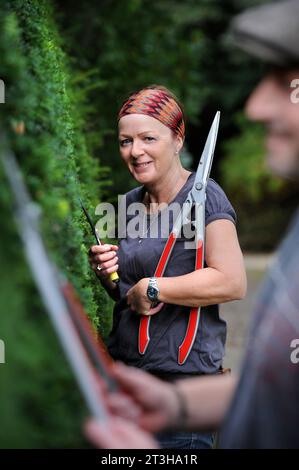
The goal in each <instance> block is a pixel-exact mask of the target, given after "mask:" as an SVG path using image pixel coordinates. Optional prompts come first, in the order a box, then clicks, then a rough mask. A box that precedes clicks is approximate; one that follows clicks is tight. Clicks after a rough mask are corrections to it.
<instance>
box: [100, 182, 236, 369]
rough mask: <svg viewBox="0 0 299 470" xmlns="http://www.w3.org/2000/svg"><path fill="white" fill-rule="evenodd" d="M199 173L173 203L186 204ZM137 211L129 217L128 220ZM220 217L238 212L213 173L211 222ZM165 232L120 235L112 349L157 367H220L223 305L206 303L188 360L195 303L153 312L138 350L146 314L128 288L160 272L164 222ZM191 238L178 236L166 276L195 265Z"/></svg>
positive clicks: (136, 194)
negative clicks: (181, 355) (186, 344)
mask: <svg viewBox="0 0 299 470" xmlns="http://www.w3.org/2000/svg"><path fill="white" fill-rule="evenodd" d="M194 178H195V173H192V174H191V175H190V176H189V178H188V180H187V181H186V183H185V185H184V186H183V187H182V189H181V190H180V191H179V193H178V194H177V196H176V198H175V199H174V200H173V201H172V203H173V202H176V203H179V204H180V206H181V205H182V204H183V202H184V201H185V199H186V197H187V194H188V192H189V190H190V189H191V188H192V185H193V182H194ZM144 192H145V189H144V187H143V186H141V187H138V188H135V189H133V190H132V191H130V192H129V193H127V194H126V204H127V205H129V204H130V203H132V202H141V201H142V200H143V196H144ZM132 217H133V216H132V215H131V216H127V217H126V223H127V224H129V222H130V221H131V220H132ZM217 219H227V220H230V221H232V222H233V223H235V220H236V215H235V212H234V209H233V207H232V206H231V204H230V202H229V200H228V199H227V197H226V195H225V193H224V192H223V190H222V189H221V188H220V186H219V185H218V184H217V183H216V182H215V181H213V180H212V179H210V180H209V182H208V185H207V198H206V208H205V220H206V225H208V224H209V223H211V222H213V221H214V220H217ZM150 223H151V222H150ZM171 228H172V221H171V222H170V225H169V229H170V230H171ZM159 234H160V235H161V236H160V237H159V238H152V237H146V238H143V239H142V242H141V243H140V239H139V238H132V237H131V236H130V235H127V236H126V237H125V238H123V239H122V240H121V241H120V247H119V251H118V258H119V276H120V282H119V291H120V300H119V301H118V302H117V303H116V304H115V308H114V313H113V327H112V331H111V334H110V338H109V342H108V349H109V351H110V354H111V355H112V357H114V358H115V359H119V360H122V361H124V362H125V363H127V364H129V365H132V366H135V367H140V368H142V369H145V370H150V371H152V372H156V373H183V374H202V373H206V374H209V373H215V372H216V371H217V370H218V369H219V367H220V366H221V364H222V358H223V354H224V344H225V340H226V323H225V322H224V320H222V319H220V317H219V309H218V305H210V306H208V307H204V308H202V309H201V316H200V323H199V327H198V331H197V335H196V339H195V341H194V344H193V347H192V350H191V352H190V354H189V357H188V359H187V360H186V362H185V363H184V364H183V365H179V363H178V351H179V346H180V344H181V343H182V341H183V339H184V337H185V333H186V329H187V325H188V319H189V312H190V307H184V306H178V305H171V304H165V306H164V307H163V309H162V310H161V311H160V312H159V313H157V314H156V315H153V316H152V317H151V322H150V338H151V339H150V343H149V346H148V348H147V350H146V353H145V354H144V355H141V354H140V353H139V352H138V330H139V323H140V315H138V314H137V313H134V312H133V311H131V310H130V308H128V306H127V304H126V293H127V291H128V290H129V289H130V288H131V287H132V286H133V285H135V284H136V283H137V282H138V281H139V280H140V279H142V278H144V277H152V276H153V275H154V272H155V269H156V266H157V264H158V261H159V258H160V256H161V253H162V251H163V248H164V245H165V243H166V240H167V237H168V235H169V231H167V233H164V234H163V228H162V229H161V231H159ZM185 241H186V239H185V237H184V234H182V236H181V237H180V238H179V239H178V240H177V241H176V243H175V245H174V248H173V251H172V253H171V257H170V259H169V261H168V265H167V268H166V270H165V272H164V276H165V277H173V276H181V275H184V274H187V273H190V272H192V271H194V269H195V250H194V249H186V245H185Z"/></svg>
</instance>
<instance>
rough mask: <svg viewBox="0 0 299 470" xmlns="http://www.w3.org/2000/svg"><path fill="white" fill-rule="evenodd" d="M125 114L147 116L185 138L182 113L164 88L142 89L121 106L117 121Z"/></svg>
mask: <svg viewBox="0 0 299 470" xmlns="http://www.w3.org/2000/svg"><path fill="white" fill-rule="evenodd" d="M127 114H147V115H148V116H151V117H153V118H155V119H158V121H160V122H162V124H164V125H165V126H167V127H169V129H171V130H173V131H174V132H175V133H176V134H177V135H179V136H180V137H181V138H182V139H184V137H185V123H184V116H183V111H182V109H181V107H180V106H179V104H178V103H177V102H176V101H175V99H174V98H173V97H172V96H171V94H170V93H169V92H168V91H167V89H166V88H165V89H164V88H161V89H160V88H151V87H149V88H144V89H143V90H140V91H138V92H137V93H134V94H133V95H131V96H130V97H129V98H128V99H127V101H125V103H124V104H123V105H122V107H121V110H120V112H119V114H118V120H119V119H120V118H122V117H123V116H126V115H127Z"/></svg>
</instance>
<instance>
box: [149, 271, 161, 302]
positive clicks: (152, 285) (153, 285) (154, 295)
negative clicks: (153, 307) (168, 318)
mask: <svg viewBox="0 0 299 470" xmlns="http://www.w3.org/2000/svg"><path fill="white" fill-rule="evenodd" d="M146 293H147V296H148V298H149V300H150V301H151V302H152V303H154V304H157V303H158V302H159V299H158V297H159V294H160V290H159V288H158V284H157V278H155V277H151V278H150V280H149V283H148V288H147V291H146Z"/></svg>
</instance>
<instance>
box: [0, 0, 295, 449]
mask: <svg viewBox="0 0 299 470" xmlns="http://www.w3.org/2000/svg"><path fill="white" fill-rule="evenodd" d="M258 3H263V1H262V0H255V1H254V0H227V1H225V2H223V1H221V0H200V1H199V0H185V1H184V2H181V1H179V0H161V1H160V2H152V1H150V0H101V1H98V0H88V1H87V2H81V1H80V2H79V1H78V0H72V1H71V0H65V1H64V2H60V1H58V0H56V1H53V2H50V1H49V0H42V1H37V0H26V1H22V0H3V1H2V2H1V6H0V14H1V25H0V26H1V27H0V56H1V64H0V78H1V79H3V80H4V82H5V85H6V103H5V104H0V118H1V129H2V130H3V129H4V130H5V133H6V135H7V136H8V140H9V144H10V146H11V148H12V149H13V150H14V151H15V152H16V154H17V157H18V160H19V163H20V166H21V168H22V171H23V174H24V177H25V179H26V182H27V184H28V186H29V189H30V192H31V194H32V196H33V198H34V200H35V201H36V202H37V203H38V204H39V205H40V206H41V208H42V213H43V216H42V229H43V234H44V237H45V241H46V243H47V246H48V249H49V251H50V253H51V256H52V257H53V258H54V259H55V261H56V262H57V264H58V265H59V267H60V269H61V270H62V271H63V272H64V273H65V274H66V275H67V276H68V277H69V278H70V279H71V281H72V282H73V283H74V285H75V286H76V289H77V290H78V292H79V294H80V296H81V298H82V300H83V302H84V305H85V308H86V310H87V311H88V314H89V316H90V318H91V320H92V321H93V323H94V325H95V327H96V328H99V329H100V330H101V332H102V333H103V334H104V335H106V334H107V332H108V331H109V327H110V319H111V307H112V306H111V303H110V302H109V300H108V299H107V296H106V294H105V293H104V292H103V290H102V289H101V288H100V287H99V286H98V283H97V282H96V281H95V279H94V276H93V275H92V273H90V270H89V267H88V263H87V249H88V247H89V246H90V244H91V243H93V240H92V238H91V237H90V236H89V231H88V227H86V224H85V221H84V219H83V218H82V214H81V211H80V208H79V206H78V195H81V196H82V197H83V199H84V200H85V202H86V203H87V205H88V207H89V208H91V209H94V208H95V206H96V204H98V203H99V202H100V201H104V200H109V201H112V202H115V201H116V199H117V195H118V194H120V193H124V192H126V191H128V190H129V189H130V188H132V187H133V186H134V184H135V183H134V181H133V180H132V179H131V178H130V177H129V175H128V173H127V170H126V169H125V168H124V167H123V166H122V163H121V161H120V158H119V156H118V144H117V134H116V128H117V123H116V116H117V111H118V109H119V106H120V105H121V103H122V101H123V100H124V99H125V98H126V97H127V95H128V94H129V93H131V92H132V91H135V90H137V89H139V88H141V87H143V86H146V85H148V84H152V83H158V84H163V85H165V86H167V87H169V88H170V89H171V90H172V91H173V92H174V93H175V94H176V95H177V96H178V98H179V99H180V100H181V101H182V103H183V105H184V108H185V113H186V116H187V138H186V146H185V152H184V155H183V158H184V163H185V165H186V166H187V167H188V168H190V169H195V168H196V167H197V162H198V158H199V156H200V154H201V151H202V147H203V143H204V141H205V139H206V135H207V132H208V129H209V126H210V123H211V121H212V118H213V116H214V114H215V111H216V110H218V109H219V110H221V112H222V117H221V128H220V133H219V137H218V143H217V151H216V155H215V160H214V166H213V171H212V176H213V177H214V178H215V179H216V180H217V181H219V182H220V184H222V186H223V187H224V188H225V190H226V192H227V194H228V195H229V197H230V199H231V200H232V202H233V204H234V206H235V208H236V210H237V213H238V219H239V224H238V231H239V235H240V240H241V244H242V248H243V249H244V250H252V251H261V250H265V251H270V250H272V249H273V247H274V246H275V245H276V243H277V240H278V239H279V238H280V237H281V233H282V231H283V230H284V229H285V226H286V224H287V223H288V220H289V218H290V215H291V213H292V212H293V210H294V208H295V206H296V204H297V201H298V190H297V189H296V188H293V187H291V186H290V184H286V183H282V182H281V181H279V180H276V179H275V178H274V177H273V176H271V175H270V174H269V173H268V171H267V169H266V168H265V167H264V164H263V157H262V155H263V149H262V138H263V131H262V129H261V128H260V127H259V126H256V125H252V124H249V123H248V122H247V121H246V119H245V117H244V115H243V112H242V108H243V105H244V102H245V100H246V97H247V96H248V94H249V92H250V90H251V89H252V87H253V86H254V84H255V83H256V81H257V80H258V78H259V76H260V74H261V73H262V66H261V65H259V64H257V63H256V62H255V61H252V60H251V59H250V58H248V57H247V56H246V55H245V54H243V53H241V52H239V51H238V50H236V49H235V48H232V47H231V45H230V43H229V37H228V36H227V34H226V33H227V28H228V25H229V23H230V20H231V18H232V16H234V15H235V14H236V13H238V12H239V11H240V10H242V9H243V8H245V7H247V6H252V5H253V4H258ZM0 178H1V186H0V213H1V245H0V265H1V278H0V302H1V314H0V339H3V340H4V341H5V343H6V345H7V347H6V360H7V364H5V365H0V374H1V387H0V394H1V395H0V419H1V424H2V426H1V430H0V446H1V447H72V446H73V447H75V446H82V445H85V443H84V439H83V438H82V435H81V421H82V416H83V415H84V411H85V410H84V405H83V403H82V401H81V398H80V397H79V395H78V392H77V391H76V387H75V386H74V383H73V379H72V377H71V374H70V372H69V370H68V367H67V365H66V363H65V361H64V358H63V355H62V352H61V350H60V347H59V345H58V344H57V340H56V338H55V337H54V334H53V332H52V327H51V325H50V324H48V320H47V318H46V315H45V312H44V310H43V307H42V305H41V303H40V300H39V297H38V295H37V293H36V290H35V287H34V285H33V283H32V280H31V277H30V274H29V272H28V267H27V265H26V263H25V261H24V259H23V254H22V246H21V243H20V240H19V239H18V236H17V234H16V229H15V227H14V223H13V219H12V211H13V206H12V198H11V195H10V191H9V188H8V185H7V183H6V181H5V178H4V175H3V171H2V168H1V167H0Z"/></svg>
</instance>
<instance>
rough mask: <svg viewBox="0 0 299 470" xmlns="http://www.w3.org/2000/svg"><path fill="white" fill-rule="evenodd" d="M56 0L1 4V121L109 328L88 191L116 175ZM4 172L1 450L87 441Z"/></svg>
mask: <svg viewBox="0 0 299 470" xmlns="http://www.w3.org/2000/svg"><path fill="white" fill-rule="evenodd" d="M49 5H50V2H46V1H37V0H25V1H24V0H20V1H18V0H16V1H4V2H1V11H0V13H1V27H0V57H1V69H0V76H1V78H2V79H3V80H4V82H5V85H6V103H5V104H1V105H0V117H1V127H2V129H3V128H4V129H5V131H6V134H7V136H8V139H9V144H10V147H11V148H12V149H13V150H14V152H15V153H16V155H17V158H18V160H19V163H20V166H21V168H22V172H23V175H24V177H25V179H26V182H27V184H28V187H29V189H30V192H31V195H32V197H33V199H34V200H35V201H36V202H37V203H38V204H39V205H40V207H41V208H42V214H43V215H42V232H43V235H44V238H45V241H46V244H47V247H48V250H49V252H50V254H51V257H52V258H53V259H54V260H55V262H56V263H57V264H58V266H59V267H60V269H61V270H62V271H63V272H64V273H65V274H66V275H67V277H68V278H69V279H70V280H71V281H72V282H73V284H74V285H75V287H76V289H77V291H78V293H79V295H80V296H81V299H82V300H83V303H84V306H85V308H86V310H87V312H88V314H89V316H90V318H91V320H92V322H93V324H94V325H95V326H96V327H98V328H99V329H100V330H101V331H102V332H103V333H104V334H105V333H106V332H107V329H108V327H109V322H110V313H109V312H111V304H110V302H109V301H108V299H107V296H106V294H105V293H104V292H103V290H102V289H101V288H100V287H99V286H98V282H96V280H95V279H94V275H93V273H91V271H90V269H89V266H88V261H87V249H88V247H89V246H90V244H91V243H93V239H92V237H91V236H90V235H89V231H88V227H87V226H86V223H85V220H84V218H83V216H82V214H81V210H80V207H79V205H78V195H81V197H83V199H84V200H85V202H86V203H87V205H88V206H89V207H92V208H94V207H95V205H96V204H97V203H98V202H100V199H101V188H102V187H103V184H104V183H105V178H106V176H104V177H103V174H104V175H106V172H105V171H104V169H103V171H102V168H101V166H100V164H99V161H98V160H97V161H96V160H94V159H93V158H92V157H91V155H90V154H89V152H88V149H87V146H86V142H85V136H84V133H83V120H84V112H83V111H84V107H83V105H82V101H83V99H84V90H83V91H82V89H81V90H80V92H79V91H78V90H77V89H76V88H75V86H74V84H73V82H74V76H73V74H72V73H71V72H70V69H69V65H68V63H67V60H66V57H65V55H64V53H63V50H62V44H61V41H60V38H59V35H58V33H57V29H56V26H55V23H54V20H53V12H52V10H51V8H50V6H49ZM0 178H1V185H0V216H1V244H0V266H1V278H0V299H1V314H0V339H2V340H4V342H5V349H6V364H0V374H1V387H0V393H1V395H0V422H1V426H0V447H50V448H51V447H78V446H81V445H85V444H84V443H85V441H84V438H83V437H82V433H81V423H82V417H83V416H84V414H85V413H86V410H85V407H84V403H83V401H82V399H81V396H80V395H79V392H78V391H77V387H76V385H75V383H74V380H73V377H72V374H71V372H70V370H69V367H68V365H67V364H66V361H65V359H64V356H63V353H62V351H61V348H60V345H59V344H58V342H57V339H56V337H55V335H54V333H53V329H52V325H51V324H50V323H49V321H48V318H47V316H46V314H45V311H44V308H43V306H42V305H41V301H40V298H39V295H38V293H37V292H36V289H35V286H34V284H33V282H32V279H31V275H30V272H29V270H28V266H27V264H26V262H25V260H24V257H23V249H22V244H21V241H20V239H19V237H18V235H17V232H16V228H15V226H14V223H13V218H12V213H13V205H12V198H11V194H10V190H9V188H8V185H7V182H6V181H5V178H4V175H3V169H2V168H0Z"/></svg>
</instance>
